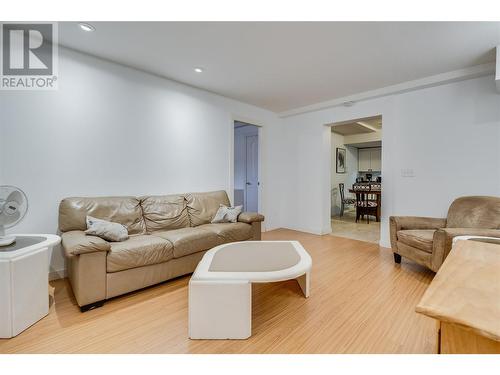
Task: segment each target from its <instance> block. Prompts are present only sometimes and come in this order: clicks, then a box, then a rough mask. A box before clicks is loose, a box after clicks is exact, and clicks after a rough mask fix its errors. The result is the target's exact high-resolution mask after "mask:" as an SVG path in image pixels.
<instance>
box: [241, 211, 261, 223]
mask: <svg viewBox="0 0 500 375" xmlns="http://www.w3.org/2000/svg"><path fill="white" fill-rule="evenodd" d="M238 221H239V222H241V223H247V224H251V223H255V222H261V221H264V216H263V215H261V214H259V213H257V212H242V213H241V214H239V215H238Z"/></svg>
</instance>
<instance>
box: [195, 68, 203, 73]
mask: <svg viewBox="0 0 500 375" xmlns="http://www.w3.org/2000/svg"><path fill="white" fill-rule="evenodd" d="M194 71H195V72H196V73H203V68H194Z"/></svg>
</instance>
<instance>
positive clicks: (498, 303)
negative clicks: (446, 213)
mask: <svg viewBox="0 0 500 375" xmlns="http://www.w3.org/2000/svg"><path fill="white" fill-rule="evenodd" d="M416 311H417V312H418V313H422V314H425V315H427V316H430V317H432V318H434V319H437V320H438V322H439V327H440V328H439V345H438V348H439V349H438V352H439V353H443V354H460V353H462V354H467V353H500V245H499V244H493V243H486V242H479V241H476V240H461V241H457V242H456V244H455V245H454V246H453V249H452V250H451V252H450V254H449V255H448V257H447V258H446V260H445V262H444V263H443V265H442V266H441V268H440V269H439V271H438V272H437V274H436V276H435V277H434V280H432V282H431V284H430V286H429V288H428V289H427V291H426V292H425V294H424V296H423V297H422V300H421V301H420V303H419V304H418V305H417V307H416Z"/></svg>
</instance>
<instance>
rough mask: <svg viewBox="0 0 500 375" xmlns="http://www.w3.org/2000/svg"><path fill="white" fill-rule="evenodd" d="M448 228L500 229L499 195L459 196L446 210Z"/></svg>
mask: <svg viewBox="0 0 500 375" xmlns="http://www.w3.org/2000/svg"><path fill="white" fill-rule="evenodd" d="M446 226H447V227H448V228H490V229H500V197H487V196H477V197H461V198H458V199H455V201H453V203H452V204H451V206H450V208H449V210H448V217H447V219H446Z"/></svg>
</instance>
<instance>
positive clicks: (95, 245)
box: [61, 230, 111, 257]
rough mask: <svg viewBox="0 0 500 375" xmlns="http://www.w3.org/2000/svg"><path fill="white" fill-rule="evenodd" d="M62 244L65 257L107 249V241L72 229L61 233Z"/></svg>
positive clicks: (108, 246) (108, 248)
mask: <svg viewBox="0 0 500 375" xmlns="http://www.w3.org/2000/svg"><path fill="white" fill-rule="evenodd" d="M61 238H62V245H63V248H64V252H65V254H66V256H67V257H72V256H75V255H80V254H86V253H95V252H98V251H109V250H110V249H111V246H110V244H109V242H107V241H105V240H103V239H102V238H99V237H96V236H89V235H86V234H85V232H84V231H81V230H72V231H69V232H65V233H63V234H62V235H61Z"/></svg>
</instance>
